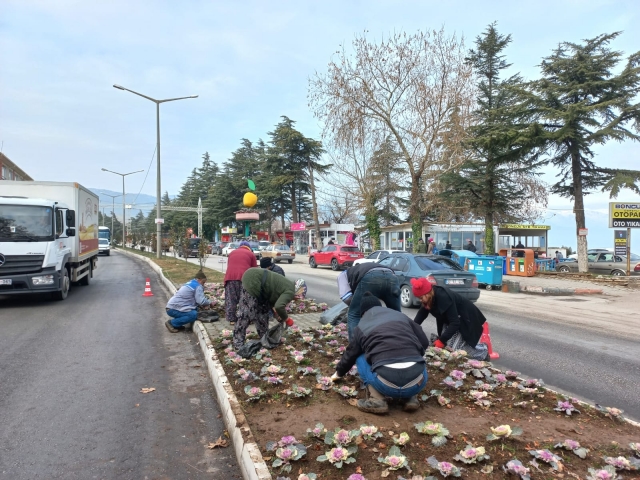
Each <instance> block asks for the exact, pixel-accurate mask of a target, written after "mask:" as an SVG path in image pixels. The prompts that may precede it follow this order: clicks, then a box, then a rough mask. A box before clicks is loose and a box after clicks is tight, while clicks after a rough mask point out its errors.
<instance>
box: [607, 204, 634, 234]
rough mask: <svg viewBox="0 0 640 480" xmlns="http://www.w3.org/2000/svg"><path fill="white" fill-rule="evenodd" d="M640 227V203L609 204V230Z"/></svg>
mask: <svg viewBox="0 0 640 480" xmlns="http://www.w3.org/2000/svg"><path fill="white" fill-rule="evenodd" d="M614 227H623V228H638V227H640V203H619V202H611V203H609V228H614Z"/></svg>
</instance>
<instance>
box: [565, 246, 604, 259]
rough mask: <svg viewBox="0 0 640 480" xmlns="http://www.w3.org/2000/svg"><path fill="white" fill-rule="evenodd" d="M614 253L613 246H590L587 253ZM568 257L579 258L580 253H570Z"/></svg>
mask: <svg viewBox="0 0 640 480" xmlns="http://www.w3.org/2000/svg"><path fill="white" fill-rule="evenodd" d="M607 252H609V253H613V248H590V249H589V250H587V255H589V254H590V253H607ZM567 258H574V259H576V260H577V259H578V254H577V253H573V254H571V255H569V256H568V257H567Z"/></svg>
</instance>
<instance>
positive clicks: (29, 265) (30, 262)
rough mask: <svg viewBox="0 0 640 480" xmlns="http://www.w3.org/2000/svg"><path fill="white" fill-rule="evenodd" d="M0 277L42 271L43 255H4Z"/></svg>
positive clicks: (0, 267)
mask: <svg viewBox="0 0 640 480" xmlns="http://www.w3.org/2000/svg"><path fill="white" fill-rule="evenodd" d="M4 258H5V261H4V264H3V265H2V266H0V276H5V275H16V274H22V273H36V272H39V271H40V270H42V262H43V260H44V255H5V256H4Z"/></svg>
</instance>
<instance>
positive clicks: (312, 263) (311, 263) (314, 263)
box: [309, 257, 318, 268]
mask: <svg viewBox="0 0 640 480" xmlns="http://www.w3.org/2000/svg"><path fill="white" fill-rule="evenodd" d="M309 266H310V267H311V268H317V267H318V264H317V263H316V259H315V258H313V257H311V258H310V259H309Z"/></svg>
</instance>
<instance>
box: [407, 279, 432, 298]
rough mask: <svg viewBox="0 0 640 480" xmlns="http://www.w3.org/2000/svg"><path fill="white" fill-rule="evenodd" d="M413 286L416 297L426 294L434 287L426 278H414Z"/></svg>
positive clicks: (412, 280)
mask: <svg viewBox="0 0 640 480" xmlns="http://www.w3.org/2000/svg"><path fill="white" fill-rule="evenodd" d="M411 286H412V287H413V294H414V295H415V296H416V297H421V296H422V295H426V294H427V293H429V292H430V291H431V289H432V288H433V287H432V286H431V283H430V282H429V280H427V279H426V278H412V279H411Z"/></svg>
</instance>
